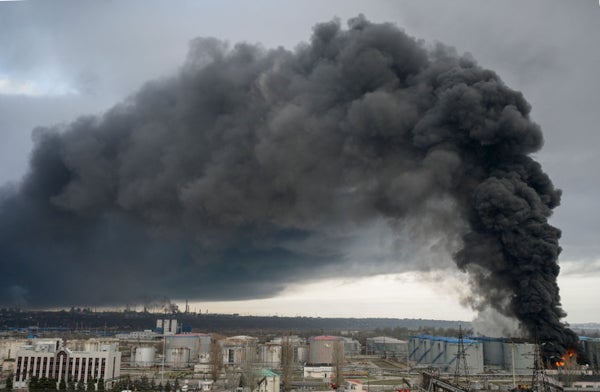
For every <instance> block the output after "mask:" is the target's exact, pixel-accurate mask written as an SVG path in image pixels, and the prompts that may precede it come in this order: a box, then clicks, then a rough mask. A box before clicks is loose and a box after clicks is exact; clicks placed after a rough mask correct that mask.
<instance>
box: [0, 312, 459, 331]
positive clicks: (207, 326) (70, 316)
mask: <svg viewBox="0 0 600 392" xmlns="http://www.w3.org/2000/svg"><path fill="white" fill-rule="evenodd" d="M164 317H168V318H174V319H177V320H178V324H179V325H180V326H183V327H187V328H191V329H192V330H194V331H205V332H213V331H218V332H223V333H228V332H232V333H233V332H240V331H252V330H259V331H298V332H300V331H304V332H307V331H314V332H320V333H331V332H332V331H336V330H348V331H355V330H356V331H360V330H371V331H373V330H381V331H382V334H384V332H385V333H387V334H388V335H390V336H394V337H395V336H398V337H404V336H405V335H406V334H407V332H405V333H403V334H400V335H398V333H395V332H393V331H395V330H397V329H400V330H402V331H421V332H423V333H432V332H434V331H436V330H439V329H449V328H454V329H458V327H459V325H462V327H463V328H470V323H469V322H465V321H444V320H429V319H398V318H321V317H279V316H240V315H231V314H196V313H171V314H161V313H147V312H131V311H129V312H93V311H91V310H80V309H71V310H70V311H68V310H63V311H25V310H18V309H0V328H1V329H3V330H5V331H6V330H11V329H15V328H31V327H34V328H39V330H40V331H44V330H45V329H47V330H52V329H57V330H58V329H61V330H63V331H64V332H76V331H89V330H95V331H98V332H104V331H105V332H107V333H112V332H116V331H137V330H144V329H152V328H154V326H155V325H156V319H157V318H164ZM400 330H398V331H400ZM396 332H397V331H396Z"/></svg>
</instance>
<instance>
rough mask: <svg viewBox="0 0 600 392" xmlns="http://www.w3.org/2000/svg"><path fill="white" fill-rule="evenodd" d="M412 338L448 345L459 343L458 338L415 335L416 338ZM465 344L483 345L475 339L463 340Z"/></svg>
mask: <svg viewBox="0 0 600 392" xmlns="http://www.w3.org/2000/svg"><path fill="white" fill-rule="evenodd" d="M411 338H417V339H427V340H434V341H438V342H446V343H458V342H459V339H458V338H449V337H447V336H433V335H415V336H411ZM463 343H481V342H480V341H477V340H473V339H463Z"/></svg>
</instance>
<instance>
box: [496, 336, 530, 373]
mask: <svg viewBox="0 0 600 392" xmlns="http://www.w3.org/2000/svg"><path fill="white" fill-rule="evenodd" d="M513 353H514V354H513ZM534 358H535V345H533V344H531V343H504V368H505V369H506V370H507V371H509V372H512V369H513V359H514V369H515V373H518V374H528V373H531V371H532V369H533V367H534V366H533V365H534Z"/></svg>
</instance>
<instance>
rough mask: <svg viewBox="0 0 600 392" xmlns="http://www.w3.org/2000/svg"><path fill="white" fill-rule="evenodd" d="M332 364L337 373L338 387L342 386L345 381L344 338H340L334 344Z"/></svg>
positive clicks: (335, 381) (335, 380)
mask: <svg viewBox="0 0 600 392" xmlns="http://www.w3.org/2000/svg"><path fill="white" fill-rule="evenodd" d="M332 365H333V372H334V374H335V378H334V383H335V385H336V386H337V387H340V386H341V385H342V383H343V382H344V374H343V371H344V342H343V341H342V340H338V341H336V342H334V344H333V364H332ZM336 389H337V388H336Z"/></svg>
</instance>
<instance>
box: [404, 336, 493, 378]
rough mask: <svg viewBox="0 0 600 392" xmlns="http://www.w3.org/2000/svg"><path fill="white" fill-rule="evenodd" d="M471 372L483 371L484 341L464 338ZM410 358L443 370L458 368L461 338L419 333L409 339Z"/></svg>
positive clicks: (452, 370)
mask: <svg viewBox="0 0 600 392" xmlns="http://www.w3.org/2000/svg"><path fill="white" fill-rule="evenodd" d="M463 345H464V349H465V358H466V362H467V367H468V371H469V374H477V373H483V370H484V367H483V343H482V342H480V341H477V340H472V339H463ZM409 350H410V351H409V359H410V360H411V361H413V362H415V363H416V364H417V365H428V366H432V367H436V368H438V369H440V371H442V372H447V373H452V372H454V371H455V370H456V366H457V363H458V361H457V358H458V355H457V354H458V351H459V339H456V338H449V337H443V336H431V335H418V336H413V337H411V338H410V340H409Z"/></svg>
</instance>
